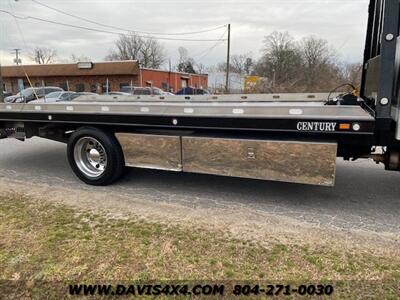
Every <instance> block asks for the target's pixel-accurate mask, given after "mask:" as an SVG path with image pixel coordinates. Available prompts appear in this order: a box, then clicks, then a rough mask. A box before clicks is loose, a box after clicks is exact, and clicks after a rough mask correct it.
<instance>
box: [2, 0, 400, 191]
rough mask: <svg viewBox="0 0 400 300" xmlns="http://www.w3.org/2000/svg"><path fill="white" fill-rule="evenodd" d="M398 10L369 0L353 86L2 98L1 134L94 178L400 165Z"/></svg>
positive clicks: (267, 176)
mask: <svg viewBox="0 0 400 300" xmlns="http://www.w3.org/2000/svg"><path fill="white" fill-rule="evenodd" d="M399 18H400V2H399V1H398V0H371V2H370V6H369V19H368V29H367V38H366V45H365V53H364V69H363V76H362V84H361V88H360V92H359V94H356V93H355V92H354V91H353V92H350V93H348V94H338V93H330V94H313V93H309V94H265V95H263V94H260V95H256V94H255V95H210V96H103V95H102V96H83V97H79V98H77V99H75V100H74V101H70V102H58V103H44V104H31V103H18V104H14V103H13V104H9V103H0V137H1V138H17V139H19V140H22V141H24V140H25V139H27V138H31V137H34V136H38V137H42V138H46V139H50V140H55V141H60V142H64V143H66V144H67V145H68V146H67V155H68V160H69V163H70V165H71V168H72V170H73V171H74V173H75V174H76V175H77V176H78V177H79V178H80V179H81V180H82V181H84V182H86V183H87V184H91V185H108V184H111V183H113V182H115V181H116V180H117V179H119V178H120V176H121V175H122V174H123V171H124V169H125V167H126V166H128V167H138V168H152V169H161V170H169V171H177V172H191V173H202V174H215V175H223V176H235V177H243V178H254V179H264V180H276V181H284V182H294V183H302V184H313V185H321V186H333V185H334V183H335V171H336V159H337V157H341V158H344V159H346V160H356V159H368V158H370V159H373V160H375V161H376V162H377V163H383V164H384V165H385V167H386V169H387V170H393V171H400V122H399V114H400V100H399V70H400V49H399V47H400V43H399V27H400V23H399ZM377 147H379V148H380V149H383V150H382V151H381V152H379V151H376V149H377Z"/></svg>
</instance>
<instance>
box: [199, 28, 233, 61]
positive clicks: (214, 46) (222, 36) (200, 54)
mask: <svg viewBox="0 0 400 300" xmlns="http://www.w3.org/2000/svg"><path fill="white" fill-rule="evenodd" d="M227 32H228V28H227V29H226V30H225V31H224V33H223V34H222V35H221V36H220V37H219V39H218V41H217V42H216V43H215V44H214V45H212V46H211V47H210V48H207V49H205V50H204V51H201V52H199V53H197V54H194V55H193V58H194V59H197V60H202V59H203V58H204V57H206V56H207V55H208V54H210V52H211V51H212V50H214V49H215V48H216V47H217V46H219V44H221V43H223V42H225V41H226V39H223V38H224V36H225V35H226V33H227ZM196 57H197V58H196Z"/></svg>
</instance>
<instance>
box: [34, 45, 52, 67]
mask: <svg viewBox="0 0 400 300" xmlns="http://www.w3.org/2000/svg"><path fill="white" fill-rule="evenodd" d="M56 57H57V51H56V50H55V49H50V48H45V47H36V48H35V49H34V50H33V52H32V53H31V55H30V58H31V59H32V60H34V61H35V62H36V63H37V64H39V65H45V64H51V63H54V62H55V60H56Z"/></svg>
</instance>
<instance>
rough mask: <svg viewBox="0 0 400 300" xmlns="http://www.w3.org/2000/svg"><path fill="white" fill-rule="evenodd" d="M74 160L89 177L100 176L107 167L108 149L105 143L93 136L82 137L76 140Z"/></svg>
mask: <svg viewBox="0 0 400 300" xmlns="http://www.w3.org/2000/svg"><path fill="white" fill-rule="evenodd" d="M74 160H75V163H76V166H77V167H78V169H79V170H80V171H81V172H82V173H83V174H84V175H85V176H87V177H88V178H97V177H100V176H101V175H103V173H104V172H105V170H106V167H107V154H106V151H105V149H104V147H103V145H102V144H101V143H100V142H99V141H98V140H96V139H95V138H92V137H82V138H80V139H79V140H78V141H77V142H76V144H75V147H74Z"/></svg>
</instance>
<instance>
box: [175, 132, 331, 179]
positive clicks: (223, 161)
mask: <svg viewBox="0 0 400 300" xmlns="http://www.w3.org/2000/svg"><path fill="white" fill-rule="evenodd" d="M182 149H183V171H185V172H193V173H204V174H215V175H223V176H234V177H243V178H253V179H264V180H274V181H284V182H293V183H302V184H312V185H321V186H333V185H334V184H335V172H336V154H337V144H336V143H312V142H311V143H308V142H307V143H303V142H291V141H272V140H271V141H265V140H239V139H237V140H236V139H223V138H197V137H183V138H182Z"/></svg>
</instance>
